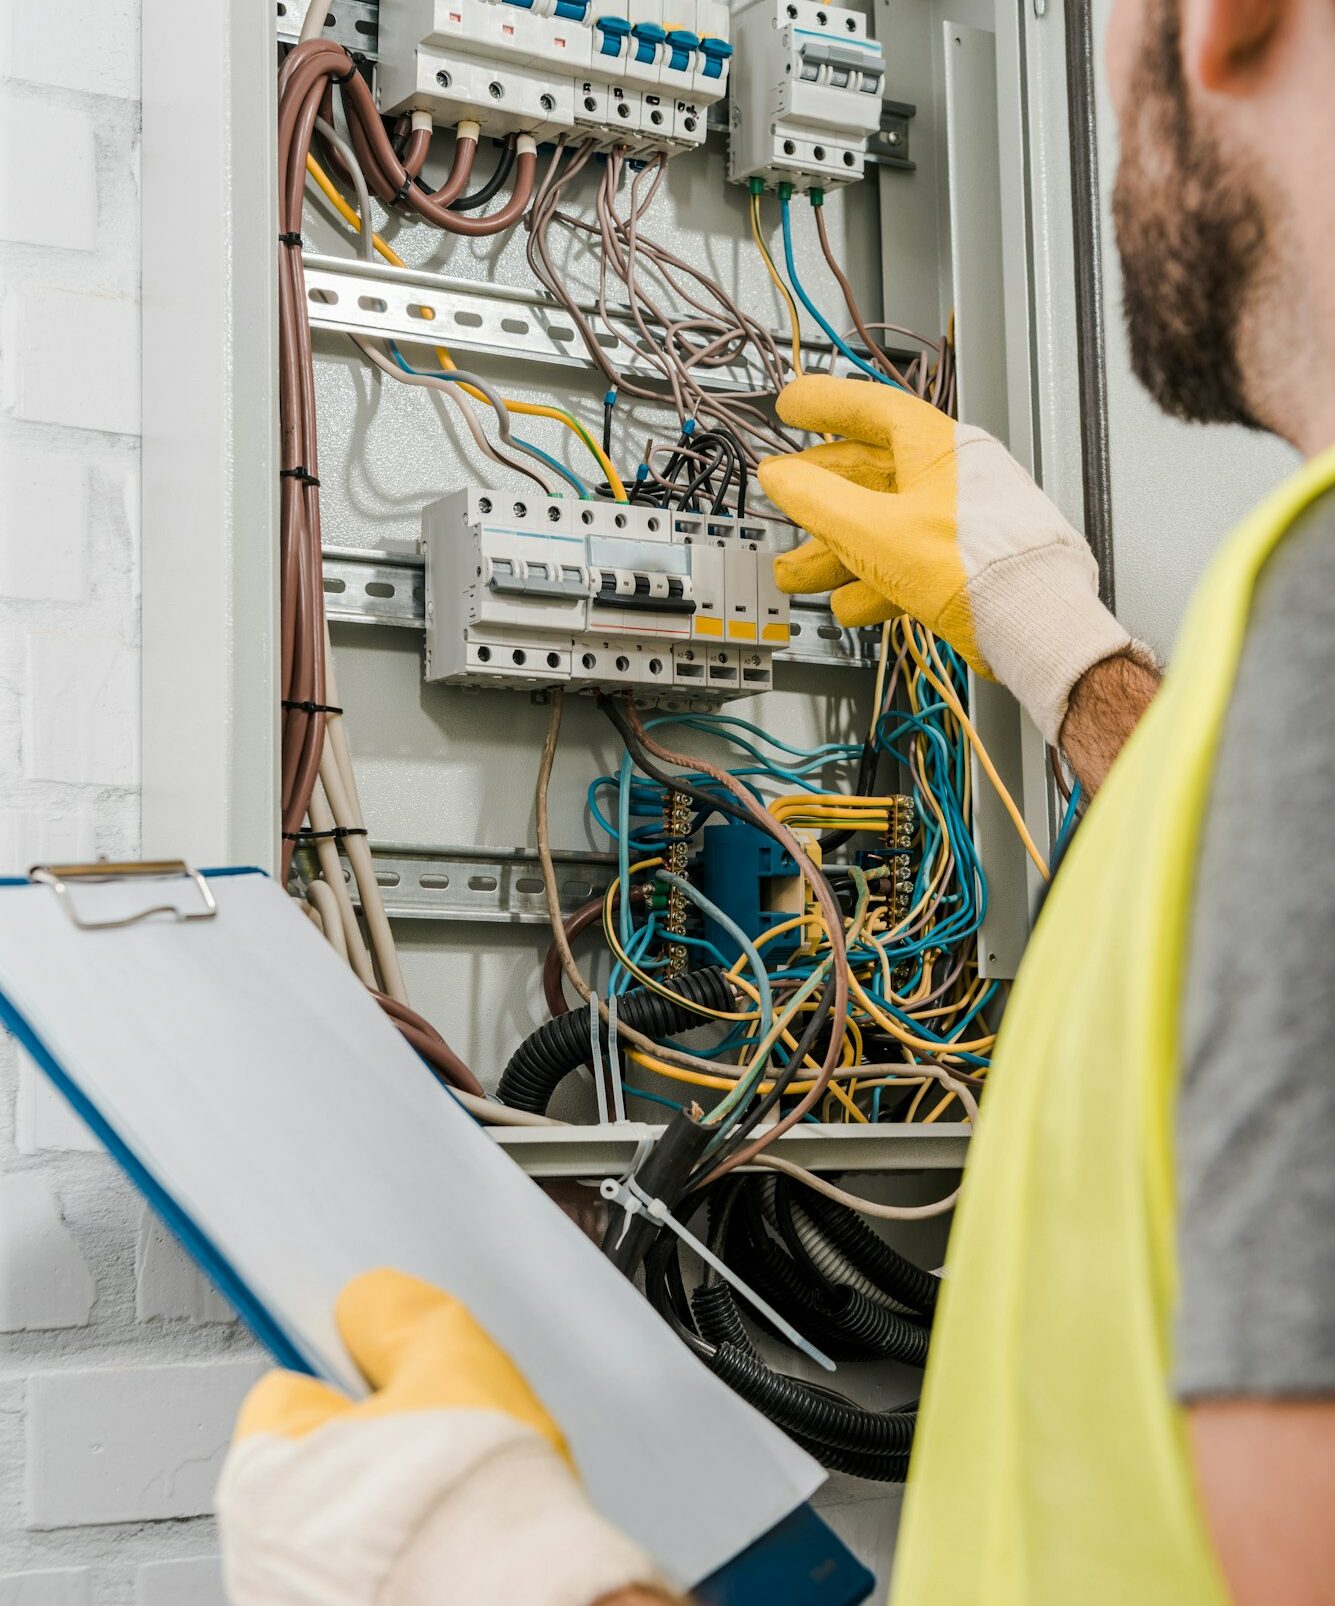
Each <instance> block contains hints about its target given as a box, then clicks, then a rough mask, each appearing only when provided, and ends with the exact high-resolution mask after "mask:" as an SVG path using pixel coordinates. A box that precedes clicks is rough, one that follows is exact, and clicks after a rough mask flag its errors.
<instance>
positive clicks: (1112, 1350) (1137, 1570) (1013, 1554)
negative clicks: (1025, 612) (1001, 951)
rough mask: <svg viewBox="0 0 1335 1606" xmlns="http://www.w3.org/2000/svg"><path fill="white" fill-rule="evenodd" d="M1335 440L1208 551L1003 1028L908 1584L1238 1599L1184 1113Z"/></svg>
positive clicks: (963, 1593) (920, 1589)
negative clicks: (1197, 1396)
mask: <svg viewBox="0 0 1335 1606" xmlns="http://www.w3.org/2000/svg"><path fill="white" fill-rule="evenodd" d="M1332 485H1335V451H1330V452H1327V453H1325V454H1324V455H1323V456H1321V457H1320V458H1318V459H1317V460H1315V461H1314V462H1312V463H1310V464H1309V465H1308V466H1307V467H1306V468H1305V469H1303V470H1302V471H1301V472H1300V473H1298V474H1297V475H1295V476H1294V477H1293V478H1292V479H1291V480H1289V481H1287V482H1286V483H1285V484H1284V485H1283V486H1282V487H1281V488H1280V489H1279V490H1278V491H1276V492H1275V494H1274V495H1273V496H1271V497H1270V498H1269V499H1268V500H1267V501H1266V502H1265V503H1264V504H1263V505H1262V506H1261V507H1260V508H1259V509H1258V510H1257V511H1256V512H1255V513H1254V514H1253V515H1252V516H1251V517H1250V518H1249V519H1248V520H1247V521H1246V522H1245V523H1244V524H1243V525H1242V526H1241V528H1240V529H1238V530H1237V531H1236V532H1235V534H1234V535H1233V536H1232V538H1231V539H1230V540H1229V542H1228V543H1227V544H1226V545H1225V546H1224V547H1223V548H1222V549H1221V551H1220V552H1219V553H1218V554H1217V556H1216V557H1215V559H1214V561H1213V562H1212V563H1211V565H1210V568H1209V570H1208V572H1207V574H1206V576H1205V579H1204V581H1203V583H1202V585H1201V587H1200V590H1199V592H1198V593H1197V596H1196V598H1195V600H1194V601H1193V603H1192V606H1191V608H1190V610H1189V612H1188V614H1187V618H1186V621H1185V623H1184V626H1183V629H1182V633H1181V637H1180V640H1179V643H1178V647H1177V651H1176V654H1175V656H1174V661H1173V667H1172V671H1171V673H1170V674H1169V675H1168V676H1167V678H1166V679H1165V681H1164V685H1163V688H1162V690H1161V691H1160V693H1159V695H1158V696H1157V697H1156V699H1155V701H1154V703H1153V705H1152V707H1151V708H1150V710H1149V712H1148V713H1147V714H1146V716H1145V718H1144V719H1143V720H1142V721H1141V724H1140V726H1139V728H1138V729H1137V730H1136V732H1135V735H1134V736H1133V737H1132V739H1131V740H1130V741H1129V742H1128V743H1127V746H1126V749H1125V751H1124V752H1123V753H1122V755H1121V757H1120V758H1119V759H1118V761H1117V764H1116V765H1115V766H1114V768H1113V772H1112V774H1111V775H1110V776H1109V778H1108V781H1107V782H1106V784H1105V785H1104V787H1103V789H1102V790H1101V792H1100V793H1099V796H1098V798H1097V799H1096V801H1095V802H1094V804H1093V805H1092V807H1091V808H1090V811H1089V816H1088V818H1087V819H1086V820H1085V822H1084V824H1083V825H1082V826H1081V829H1080V832H1079V834H1078V836H1077V837H1076V839H1075V842H1074V844H1073V846H1072V848H1071V851H1070V854H1069V856H1068V858H1067V861H1066V863H1065V864H1064V865H1063V866H1062V869H1061V873H1060V875H1059V876H1058V877H1057V879H1056V882H1055V884H1054V886H1053V889H1052V893H1051V896H1050V897H1049V899H1048V901H1047V905H1046V907H1045V908H1044V909H1043V912H1042V915H1041V917H1040V918H1039V920H1038V923H1037V925H1036V927H1035V930H1034V935H1033V938H1032V939H1031V941H1030V944H1029V950H1028V952H1027V954H1026V956H1025V961H1024V965H1023V968H1022V973H1021V975H1020V977H1019V980H1018V981H1017V983H1016V986H1015V990H1014V994H1013V996H1012V998H1011V1001H1010V1005H1009V1008H1008V1009H1007V1011H1006V1017H1005V1021H1004V1024H1003V1026H1002V1029H1001V1035H1000V1039H999V1041H998V1044H997V1052H996V1058H995V1062H994V1065H993V1069H992V1070H991V1071H990V1072H989V1074H988V1083H989V1089H988V1093H987V1097H986V1101H985V1103H984V1106H983V1113H982V1116H981V1119H980V1121H979V1131H978V1135H977V1137H976V1138H975V1139H974V1142H973V1145H972V1148H971V1152H970V1157H969V1165H968V1171H967V1174H966V1179H965V1183H964V1189H963V1195H962V1199H961V1202H960V1206H959V1210H958V1212H957V1216H956V1221H955V1226H954V1229H953V1232H952V1235H951V1240H950V1254H949V1260H948V1267H947V1275H946V1279H945V1285H944V1288H943V1290H942V1295H941V1301H940V1306H939V1309H938V1313H937V1318H936V1324H935V1330H934V1332H933V1335H932V1348H931V1357H930V1360H929V1362H928V1366H927V1376H926V1379H925V1385H924V1393H923V1401H922V1417H921V1423H920V1427H919V1433H918V1440H917V1444H916V1447H915V1449H914V1454H913V1461H912V1466H911V1470H910V1474H909V1484H908V1491H907V1494H906V1498H905V1508H904V1520H903V1523H902V1525H901V1528H900V1540H899V1548H898V1552H897V1554H896V1558H895V1571H894V1585H893V1589H892V1591H891V1599H892V1601H893V1603H894V1606H978V1603H985V1606H1225V1603H1226V1601H1227V1598H1228V1597H1227V1592H1226V1590H1225V1587H1224V1584H1223V1581H1222V1579H1221V1577H1220V1574H1219V1570H1218V1566H1217V1563H1216V1561H1215V1557H1214V1553H1213V1551H1212V1548H1211V1545H1210V1541H1209V1538H1208V1535H1207V1533H1206V1529H1205V1525H1204V1520H1203V1517H1202V1513H1201V1511H1200V1509H1199V1506H1198V1504H1197V1500H1196V1495H1195V1490H1194V1486H1193V1480H1192V1472H1191V1466H1190V1461H1189V1458H1188V1447H1187V1441H1186V1433H1185V1419H1184V1415H1183V1412H1182V1411H1181V1409H1180V1408H1179V1407H1178V1405H1177V1404H1176V1402H1175V1400H1174V1398H1173V1393H1172V1386H1171V1371H1172V1319H1173V1312H1174V1306H1175V1302H1176V1295H1177V1257H1176V1242H1175V1237H1176V1183H1175V1174H1174V1142H1173V1126H1174V1113H1175V1104H1176V1093H1177V1082H1178V1059H1179V1045H1178V1030H1179V1010H1180V1001H1181V996H1182V984H1183V972H1184V962H1185V956H1186V945H1187V933H1188V922H1189V920H1190V915H1191V907H1192V891H1193V881H1194V877H1195V870H1196V857H1197V846H1198V842H1199V838H1200V834H1201V827H1202V821H1203V818H1204V814H1205V808H1206V802H1207V798H1208V794H1209V787H1210V780H1211V775H1212V773H1213V769H1214V759H1215V751H1216V746H1217V743H1218V740H1219V734H1220V729H1221V725H1222V722H1223V718H1224V712H1225V709H1226V708H1227V706H1228V700H1229V695H1230V693H1231V690H1232V686H1233V680H1234V675H1235V673H1236V670H1237V664H1238V658H1239V654H1240V651H1241V648H1242V642H1243V637H1244V635H1245V632H1246V628H1247V617H1248V613H1249V611H1250V608H1251V600H1252V592H1253V588H1254V587H1255V584H1256V579H1257V576H1258V574H1259V573H1260V571H1261V568H1262V565H1263V564H1264V563H1265V560H1266V558H1267V557H1268V556H1269V554H1270V552H1271V551H1272V549H1273V548H1274V547H1275V545H1276V543H1277V542H1279V541H1280V540H1281V538H1282V537H1283V536H1284V534H1285V532H1286V531H1287V530H1288V529H1289V527H1290V526H1291V525H1292V523H1293V521H1294V519H1295V518H1296V517H1297V516H1298V514H1299V513H1301V512H1302V510H1303V509H1304V508H1305V507H1306V506H1307V504H1308V503H1310V502H1311V501H1312V500H1313V499H1314V498H1315V497H1316V496H1318V495H1319V494H1320V493H1321V492H1323V491H1325V490H1326V489H1328V488H1329V487H1331V486H1332Z"/></svg>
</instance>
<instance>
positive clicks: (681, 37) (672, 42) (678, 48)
mask: <svg viewBox="0 0 1335 1606" xmlns="http://www.w3.org/2000/svg"><path fill="white" fill-rule="evenodd" d="M667 42H668V49H669V50H670V51H671V52H672V54H671V56H670V57H669V58H668V66H669V67H671V68H672V70H673V72H690V70H691V53H692V52H693V51H696V50H699V48H700V37H699V35H698V34H693V33H692V32H691V31H690V29H689V28H673V29H672V31H671V32H670V33H669V34H668V36H667Z"/></svg>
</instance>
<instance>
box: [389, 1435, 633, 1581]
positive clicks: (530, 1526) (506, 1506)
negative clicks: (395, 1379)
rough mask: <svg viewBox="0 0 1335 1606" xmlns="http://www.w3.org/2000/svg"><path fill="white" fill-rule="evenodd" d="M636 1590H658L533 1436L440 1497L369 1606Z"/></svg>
mask: <svg viewBox="0 0 1335 1606" xmlns="http://www.w3.org/2000/svg"><path fill="white" fill-rule="evenodd" d="M636 1584H640V1585H644V1586H645V1587H654V1588H658V1589H662V1588H663V1587H664V1585H663V1583H662V1580H661V1579H660V1578H659V1577H658V1575H657V1573H656V1570H655V1568H654V1564H653V1562H652V1561H651V1560H650V1558H649V1556H648V1555H647V1554H646V1553H645V1552H644V1551H643V1550H641V1549H640V1547H639V1546H638V1545H635V1544H632V1542H631V1541H630V1540H629V1539H627V1538H626V1537H625V1535H624V1534H622V1533H621V1532H619V1531H618V1529H616V1528H615V1527H613V1525H612V1524H611V1523H610V1522H608V1521H607V1519H606V1518H605V1517H603V1516H601V1515H600V1514H599V1513H598V1512H597V1511H596V1510H595V1509H594V1507H593V1506H592V1505H591V1504H590V1503H589V1499H588V1497H587V1495H586V1494H585V1493H584V1490H583V1489H582V1488H581V1487H580V1485H579V1483H578V1481H577V1480H576V1478H575V1477H574V1475H573V1474H572V1473H571V1471H570V1469H569V1468H568V1467H567V1466H566V1464H565V1462H564V1461H562V1460H561V1458H560V1457H559V1456H558V1455H557V1454H556V1452H555V1451H554V1450H553V1449H552V1448H551V1446H550V1445H549V1444H547V1443H546V1441H545V1440H542V1439H539V1438H537V1437H536V1435H535V1436H531V1437H529V1436H525V1437H524V1438H522V1439H520V1440H518V1441H517V1442H515V1443H514V1444H512V1445H511V1446H509V1447H508V1448H507V1449H505V1450H504V1451H503V1452H502V1453H500V1454H497V1455H496V1456H494V1457H493V1458H492V1459H491V1460H489V1461H487V1462H486V1463H485V1464H484V1465H481V1466H478V1467H476V1468H475V1469H474V1470H473V1471H472V1472H470V1473H469V1476H468V1477H467V1479H465V1480H463V1481H461V1482H460V1483H459V1484H457V1485H456V1486H455V1487H454V1488H452V1489H451V1490H449V1491H448V1492H447V1493H446V1494H445V1495H444V1496H443V1498H442V1499H441V1500H440V1502H439V1503H438V1504H437V1505H436V1506H435V1507H434V1509H433V1510H432V1512H431V1514H430V1516H429V1517H428V1518H427V1520H426V1522H425V1523H424V1524H423V1526H422V1528H421V1529H420V1530H419V1532H418V1534H417V1536H416V1538H415V1540H414V1541H413V1543H412V1544H411V1545H410V1546H409V1547H408V1549H407V1551H406V1553H405V1554H404V1556H403V1558H402V1559H401V1560H400V1561H399V1563H398V1565H397V1566H396V1567H395V1569H394V1571H393V1573H392V1574H391V1575H390V1577H389V1578H388V1579H387V1580H386V1582H385V1585H384V1588H383V1590H382V1591H381V1593H380V1595H379V1597H378V1598H377V1601H376V1606H520V1603H521V1602H522V1603H523V1606H593V1603H594V1602H595V1601H598V1600H601V1599H602V1598H603V1596H605V1595H611V1594H614V1593H615V1592H616V1591H618V1590H622V1589H628V1588H630V1587H631V1586H632V1585H636Z"/></svg>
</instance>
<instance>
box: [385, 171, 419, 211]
mask: <svg viewBox="0 0 1335 1606" xmlns="http://www.w3.org/2000/svg"><path fill="white" fill-rule="evenodd" d="M416 182H417V181H416V179H415V178H414V176H413V174H411V173H409V174H408V176H407V177H406V178H405V179H404V181H403V183H402V184H400V185H399V187H398V189H397V191H396V192H395V193H394V195H393V196H392V197H391V198H390V203H389V204H390V205H391V206H402V205H403V202H404V198H405V197H406V196H407V194H408V191H409V190H410V189H412V187H413V185H414V184H415V183H416Z"/></svg>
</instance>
